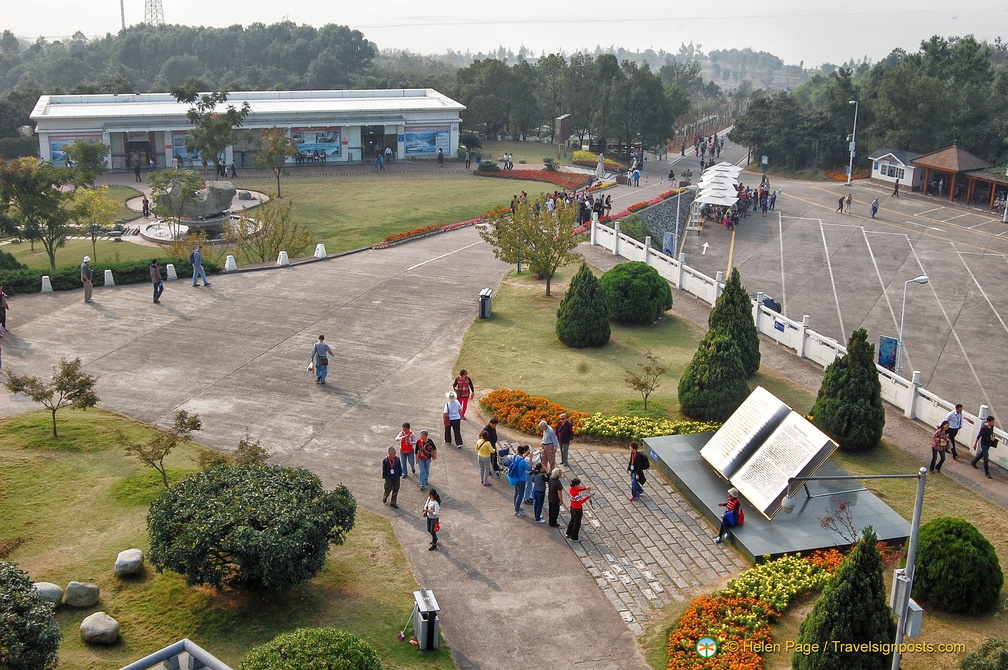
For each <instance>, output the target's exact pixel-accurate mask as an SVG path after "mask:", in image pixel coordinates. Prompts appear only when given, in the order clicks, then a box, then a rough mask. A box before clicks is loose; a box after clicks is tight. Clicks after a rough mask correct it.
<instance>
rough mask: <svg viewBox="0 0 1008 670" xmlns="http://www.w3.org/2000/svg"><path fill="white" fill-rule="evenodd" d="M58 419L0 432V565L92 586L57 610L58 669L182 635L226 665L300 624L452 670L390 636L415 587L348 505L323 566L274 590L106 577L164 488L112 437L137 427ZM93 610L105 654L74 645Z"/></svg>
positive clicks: (402, 561)
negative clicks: (340, 540)
mask: <svg viewBox="0 0 1008 670" xmlns="http://www.w3.org/2000/svg"><path fill="white" fill-rule="evenodd" d="M58 421H59V431H60V437H59V439H57V440H53V439H52V438H51V437H50V435H51V433H50V432H49V415H48V413H47V412H46V413H41V412H35V413H32V414H27V415H22V416H19V417H14V418H11V419H7V420H4V421H2V422H0V509H3V510H4V513H3V514H2V515H0V551H2V552H3V553H6V554H7V555H6V556H3V555H0V559H3V560H8V561H11V562H14V563H17V564H18V565H19V566H20V567H21V568H22V569H23V570H25V571H27V572H28V574H29V575H30V576H31V577H32V579H33V580H36V581H51V582H55V583H57V584H60V585H61V586H65V585H66V583H67V582H68V581H70V580H78V581H89V582H94V583H96V584H98V585H99V587H100V588H101V599H100V600H99V603H98V605H97V606H95V607H93V608H90V609H87V610H74V609H71V608H67V607H61V608H60V609H59V610H58V611H57V620H58V621H59V624H60V628H61V629H62V631H63V643H62V645H61V647H60V666H59V667H60V668H64V669H68V670H70V669H72V670H77V669H81V670H83V669H84V668H87V669H89V670H90V669H96V670H103V669H112V668H119V667H121V666H123V665H125V664H127V663H128V662H131V661H134V660H137V659H139V658H141V657H143V656H145V655H146V654H148V653H151V652H152V651H156V650H157V649H160V648H161V647H164V646H166V645H168V644H171V643H172V642H175V641H177V640H179V639H182V638H184V637H188V638H190V639H192V640H193V641H195V642H196V643H197V644H199V645H201V646H202V647H204V648H205V649H207V650H208V651H210V652H211V653H213V654H214V655H216V656H217V657H218V658H220V659H221V660H223V661H224V662H225V663H228V664H229V665H231V666H232V667H234V668H237V667H238V665H239V663H240V661H241V659H242V657H243V656H244V655H245V653H246V652H247V651H248V650H249V649H250V648H251V647H253V646H256V645H259V644H263V643H264V642H267V641H268V640H270V639H272V638H273V637H274V636H275V635H277V634H278V633H281V632H284V631H288V630H293V629H294V628H298V627H301V626H335V627H339V628H345V629H347V630H349V631H351V632H353V633H355V634H357V635H360V636H361V637H363V638H364V639H365V640H367V641H368V642H370V643H371V644H372V645H374V646H375V648H376V649H377V650H378V653H379V655H380V656H381V658H382V663H383V667H385V668H403V667H409V668H452V667H454V663H453V662H452V660H451V656H450V652H449V650H448V649H447V648H445V647H443V646H442V648H441V649H440V650H439V651H437V652H431V653H426V652H425V653H424V654H420V652H419V651H417V648H416V647H414V646H412V645H410V644H409V643H408V642H399V641H398V640H397V637H396V636H397V633H398V631H399V629H400V628H401V627H402V625H403V624H404V623H405V622H406V620H407V618H408V616H409V613H410V611H411V608H412V604H413V601H412V595H411V594H412V591H413V590H414V589H415V588H417V584H416V582H415V580H414V578H413V573H412V572H411V570H410V567H409V564H408V563H407V562H406V558H405V556H404V554H403V552H402V549H401V547H400V545H399V543H398V541H397V539H396V537H395V533H394V532H393V531H392V528H391V526H390V525H389V523H388V522H387V521H386V520H385V519H383V518H381V517H379V516H377V515H375V514H371V513H369V512H366V511H364V510H362V509H360V508H358V511H357V522H356V525H355V528H354V530H353V531H352V532H351V533H350V534H349V535H348V537H347V541H346V543H345V544H344V545H343V546H340V547H333V548H332V550H331V551H330V557H329V561H328V563H327V565H326V567H325V569H324V570H323V571H322V572H321V573H320V574H319V575H318V576H316V578H315V579H313V580H312V581H311V582H309V583H307V584H303V585H301V586H298V587H295V588H292V589H290V590H288V591H286V592H283V593H279V594H273V593H237V592H233V591H225V592H223V593H217V592H215V591H214V590H213V589H208V588H187V587H186V585H185V580H184V579H183V578H182V577H180V576H179V575H177V574H174V573H164V574H161V575H158V574H157V573H156V572H155V571H154V570H153V569H152V568H151V567H150V566H149V565H148V566H147V567H146V572H145V573H144V574H143V575H141V576H139V577H137V578H131V579H120V578H118V577H116V576H115V574H114V573H113V571H112V565H113V563H114V561H115V557H116V554H117V553H118V552H119V551H121V550H123V549H127V548H130V547H139V548H141V549H144V550H145V551H146V550H147V549H148V542H147V533H146V514H147V506H148V504H149V503H150V501H151V500H153V499H154V498H155V497H156V496H157V495H159V494H160V493H161V491H162V490H163V489H162V486H161V481H160V476H159V475H158V474H157V473H156V472H155V471H154V470H150V469H145V468H143V467H142V466H141V465H140V464H139V463H138V462H136V461H133V460H131V459H129V458H127V457H126V456H125V455H123V454H122V453H121V452H119V451H118V449H117V448H116V447H115V446H114V444H113V441H112V436H113V430H114V429H115V428H116V427H120V428H122V429H123V430H124V431H126V432H127V434H129V435H130V436H131V437H132V438H133V439H142V435H143V434H145V433H148V432H149V430H150V429H149V428H147V427H145V426H143V425H141V424H138V423H136V422H133V421H130V420H128V419H125V418H123V417H120V416H117V415H114V414H111V413H107V412H102V411H100V410H89V411H88V412H73V411H69V410H63V411H62V412H61V413H60V414H59V417H58ZM195 455H196V447H194V446H192V445H189V446H186V447H184V448H180V449H179V450H177V451H176V452H174V453H173V454H172V455H171V456H170V458H169V463H168V465H169V468H170V479H171V480H173V481H178V480H179V479H181V478H182V477H184V476H185V475H186V474H187V473H189V472H191V471H193V470H194V469H195V463H194V457H195ZM11 547H14V548H13V550H11ZM376 577H378V578H376ZM98 610H102V611H105V612H107V613H108V614H110V615H111V616H113V617H115V618H116V619H117V620H118V621H119V623H120V625H121V633H122V637H121V640H120V642H119V643H117V644H115V645H113V646H111V647H102V646H90V645H86V644H85V643H84V642H82V641H81V638H80V634H79V632H78V627H79V625H80V622H81V620H82V619H83V618H84V617H85V616H87V615H88V614H91V613H92V612H94V611H98Z"/></svg>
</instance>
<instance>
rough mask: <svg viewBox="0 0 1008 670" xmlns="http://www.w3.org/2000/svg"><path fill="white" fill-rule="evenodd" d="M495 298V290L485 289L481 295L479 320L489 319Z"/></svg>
mask: <svg viewBox="0 0 1008 670" xmlns="http://www.w3.org/2000/svg"><path fill="white" fill-rule="evenodd" d="M492 296H493V289H489V288H485V289H483V290H482V291H480V293H479V318H481V319H489V318H490V314H491V313H492V309H491V302H492V301H491V298H492Z"/></svg>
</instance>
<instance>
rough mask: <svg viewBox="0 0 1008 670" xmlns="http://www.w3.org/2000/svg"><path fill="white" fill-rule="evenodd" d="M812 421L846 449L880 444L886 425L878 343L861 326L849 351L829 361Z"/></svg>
mask: <svg viewBox="0 0 1008 670" xmlns="http://www.w3.org/2000/svg"><path fill="white" fill-rule="evenodd" d="M811 415H812V423H814V424H815V425H817V426H819V428H821V429H822V430H823V432H825V433H826V434H827V435H829V436H830V437H832V438H833V439H834V440H836V441H837V443H838V444H839V445H840V448H841V449H843V450H844V451H865V450H867V449H872V448H873V447H875V446H876V445H878V443H879V440H881V439H882V429H883V428H884V427H885V407H883V406H882V384H881V383H880V382H879V377H878V370H877V369H876V367H875V345H873V344H871V343H869V342H868V333H867V332H866V331H865V329H864V328H858V329H857V330H855V331H854V333H853V334H852V335H851V337H850V341H849V342H848V343H847V354H846V355H844V356H841V357H840V358H838V359H836V360H835V361H833V362H832V363H830V365H829V367H827V368H826V372H825V374H824V375H823V381H822V386H820V387H819V395H818V396H817V397H816V401H815V404H814V405H813V406H812V411H811Z"/></svg>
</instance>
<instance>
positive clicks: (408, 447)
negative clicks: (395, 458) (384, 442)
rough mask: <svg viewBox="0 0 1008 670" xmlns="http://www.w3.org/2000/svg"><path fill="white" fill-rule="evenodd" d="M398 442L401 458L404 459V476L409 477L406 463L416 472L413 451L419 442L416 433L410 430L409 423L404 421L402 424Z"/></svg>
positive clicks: (397, 438)
mask: <svg viewBox="0 0 1008 670" xmlns="http://www.w3.org/2000/svg"><path fill="white" fill-rule="evenodd" d="M395 439H396V442H397V443H398V444H399V459H400V460H401V461H402V476H403V477H409V473H408V472H406V465H407V464H409V466H410V467H411V468H412V469H413V474H416V461H415V460H414V459H413V451H414V449H415V447H416V444H417V437H416V433H414V432H413V431H412V430H410V425H409V423H404V424H403V425H402V430H400V431H399V434H398V435H396V438H395Z"/></svg>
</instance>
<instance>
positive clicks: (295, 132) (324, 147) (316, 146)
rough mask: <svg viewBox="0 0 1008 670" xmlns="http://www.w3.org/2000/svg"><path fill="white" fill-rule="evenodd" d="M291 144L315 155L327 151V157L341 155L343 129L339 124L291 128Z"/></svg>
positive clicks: (304, 152) (301, 150)
mask: <svg viewBox="0 0 1008 670" xmlns="http://www.w3.org/2000/svg"><path fill="white" fill-rule="evenodd" d="M290 133H291V144H293V145H294V147H295V148H297V150H298V151H299V152H301V153H303V154H308V155H314V154H315V152H316V151H317V152H319V154H321V153H322V152H323V151H325V154H326V157H327V158H328V157H329V156H340V155H341V152H342V151H343V149H342V148H341V147H342V145H341V142H340V137H341V135H342V131H341V129H340V127H339V126H313V127H302V128H291V129H290Z"/></svg>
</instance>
